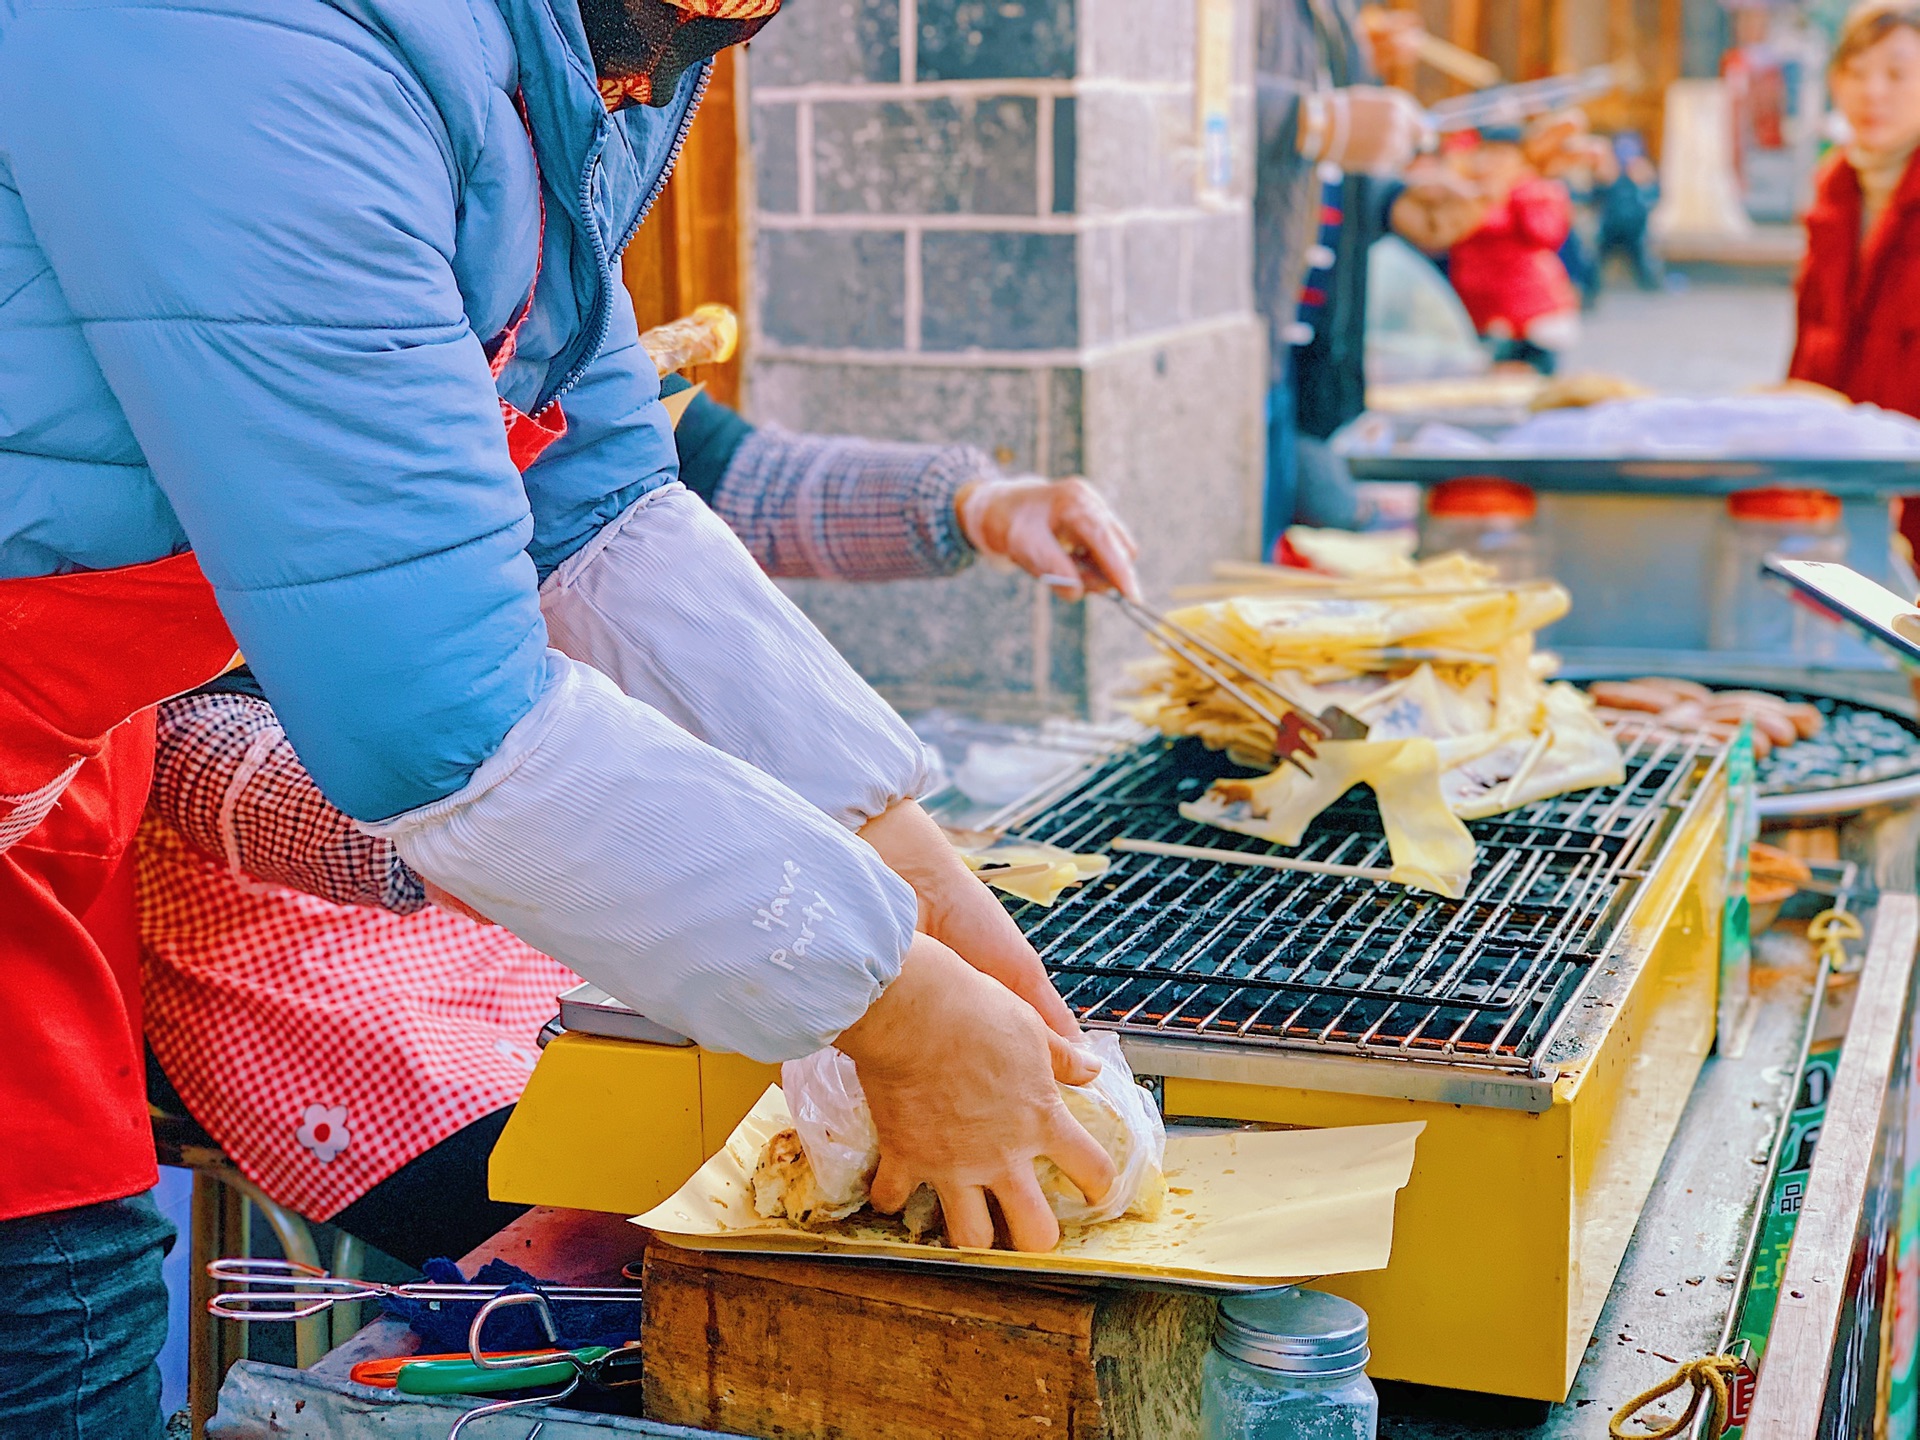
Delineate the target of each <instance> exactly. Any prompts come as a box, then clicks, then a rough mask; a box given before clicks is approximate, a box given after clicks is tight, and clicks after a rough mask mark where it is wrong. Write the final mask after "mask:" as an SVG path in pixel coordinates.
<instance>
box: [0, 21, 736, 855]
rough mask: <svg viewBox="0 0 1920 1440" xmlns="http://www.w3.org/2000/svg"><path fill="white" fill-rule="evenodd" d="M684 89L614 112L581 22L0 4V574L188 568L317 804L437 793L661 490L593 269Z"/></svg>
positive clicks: (626, 224)
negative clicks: (193, 560)
mask: <svg viewBox="0 0 1920 1440" xmlns="http://www.w3.org/2000/svg"><path fill="white" fill-rule="evenodd" d="M703 80H704V76H703V74H689V75H688V76H687V77H686V79H685V80H684V81H683V83H682V86H681V89H680V92H679V93H678V94H676V95H675V97H674V100H673V103H672V104H671V105H669V106H666V107H664V108H661V109H647V108H636V109H628V110H626V111H623V112H622V113H621V114H620V115H618V116H613V117H609V116H608V115H607V113H606V111H605V109H604V107H603V106H602V104H601V102H600V98H599V94H598V91H597V89H596V87H595V83H594V74H593V66H592V62H591V60H590V58H589V55H588V51H587V46H586V40H585V37H584V35H583V34H582V32H581V29H580V22H579V16H578V12H577V9H576V8H575V6H574V5H573V4H572V3H571V0H192V3H191V4H189V3H187V0H141V3H133V0H0V576H5V577H17V576H33V575H46V574H53V573H58V572H62V571H68V570H75V569H98V568H106V567H112V566H122V565H133V564H138V563H141V562H144V561H149V560H155V559H159V558H161V557H163V556H166V555H169V554H173V553H177V552H179V551H181V550H184V549H186V548H188V547H189V546H191V548H192V549H193V550H194V552H195V553H196V554H197V556H198V557H199V562H200V565H201V568H202V569H203V570H204V571H205V572H206V574H207V576H208V578H209V579H210V580H211V581H212V582H213V584H214V586H215V588H216V590H217V592H218V594H219V598H220V604H221V608H222V609H223V611H224V612H225V614H226V616H227V618H228V620H229V622H230V623H231V624H232V627H233V631H234V634H235V636H236V637H237V638H238V640H239V642H240V644H241V647H242V649H243V650H244V651H245V653H246V655H247V658H248V660H249V661H250V662H251V663H252V665H253V667H254V670H255V672H256V673H257V674H258V675H259V676H260V678H261V681H262V683H263V685H264V686H265V688H266V690H267V692H268V693H269V694H270V695H271V696H272V698H273V700H274V703H275V705H276V707H277V708H278V710H279V712H280V715H281V718H282V720H283V721H284V723H285V726H286V729H287V731H288V733H289V735H290V736H291V737H292V739H293V740H294V743H295V745H296V746H297V747H298V749H299V751H300V754H301V756H302V758H303V759H304V760H305V761H306V762H307V764H308V766H309V768H310V769H311V770H312V771H313V773H314V775H315V776H316V778H317V779H318V780H319V782H320V784H321V786H322V788H323V789H324V790H325V791H326V792H327V794H328V795H329V796H330V797H331V798H332V799H333V800H334V801H335V803H337V804H338V805H340V807H341V808H342V809H344V810H346V811H347V812H348V813H349V814H352V815H355V816H358V817H361V818H363V819H376V818H380V817H385V816H390V815H394V814H397V813H399V812H401V811H405V810H409V809H411V808H413V807H416V806H419V805H422V804H425V803H427V802H429V801H432V800H435V799H437V798H440V797H442V796H445V795H448V794H450V793H452V792H454V791H456V790H458V789H459V788H460V787H461V786H462V785H463V784H464V783H465V781H466V780H467V778H468V776H469V774H470V773H471V772H472V771H473V769H474V767H475V766H477V765H478V764H479V763H480V762H481V761H482V760H483V759H485V758H486V757H487V756H488V755H490V754H491V753H493V751H494V750H495V749H496V748H497V747H498V745H499V743H500V741H501V738H502V737H503V736H504V735H505V734H506V732H507V731H508V730H509V729H510V728H511V727H512V726H513V724H514V723H515V721H516V720H518V719H519V718H520V717H521V716H522V715H523V714H525V713H526V712H527V710H528V708H529V707H530V705H531V704H532V703H533V700H534V698H535V697H536V696H537V695H538V694H539V693H541V690H542V687H543V683H544V678H545V665H546V660H545V645H546V629H545V626H544V625H543V624H542V621H541V617H540V609H539V604H538V599H537V593H536V587H537V584H538V578H539V576H541V575H543V574H544V573H546V572H547V571H548V570H550V569H551V568H552V567H553V566H555V565H557V564H558V563H559V562H560V561H561V560H562V559H564V558H565V557H566V556H567V555H568V554H570V553H571V552H572V551H573V550H575V549H576V548H578V547H579V546H580V545H581V544H582V543H583V542H584V541H585V540H586V539H587V538H588V537H589V536H591V535H592V534H593V533H594V532H595V531H597V530H598V529H599V528H600V527H601V526H602V525H603V524H604V523H605V522H606V521H607V520H608V519H610V518H612V517H613V516H615V515H617V514H619V513H620V512H621V511H622V510H624V509H625V508H626V507H627V506H628V505H629V504H630V503H631V502H632V501H633V500H634V499H636V498H637V497H638V496H639V495H640V494H642V493H644V492H645V491H646V490H648V489H650V488H652V487H655V486H658V485H661V484H664V483H665V482H666V481H668V480H670V479H672V478H673V475H674V469H675V461H674V448H673V438H672V432H671V429H670V427H669V425H668V423H667V419H666V415H665V412H664V411H663V409H662V408H661V406H660V404H659V401H658V382H657V379H656V377H655V374H654V370H653V367H652V365H651V364H650V363H649V361H648V359H647V356H646V354H645V352H644V351H642V350H641V348H640V346H639V344H638V337H637V335H636V332H635V324H634V319H633V312H632V308H631V306H630V305H629V303H628V301H627V298H626V295H625V292H624V290H623V289H622V287H621V286H620V285H619V283H618V282H617V280H616V278H615V275H614V270H613V264H614V261H613V258H612V257H614V256H615V255H616V254H617V253H618V251H619V250H620V248H621V247H622V246H623V245H624V244H625V242H626V240H627V238H628V237H629V236H630V235H631V233H632V231H633V229H634V227H635V226H636V225H637V224H638V222H639V220H640V218H641V216H642V215H643V214H644V213H645V210H646V208H647V206H648V204H649V203H650V202H651V200H652V197H653V196H654V194H655V193H656V192H657V191H658V189H659V187H660V185H661V184H662V183H663V182H664V179H665V176H666V172H667V170H668V168H669V167H670V165H671V163H672V160H673V157H674V155H675V153H676V152H677V150H678V146H679V142H680V140H681V138H682V136H683V135H684V129H685V125H686V123H687V121H688V120H689V118H690V116H691V111H692V104H693V101H694V98H695V91H696V90H697V88H698V87H699V85H700V84H702V83H703ZM516 93H518V94H519V95H520V96H521V97H522V99H523V101H524V105H525V111H526V121H524V122H523V120H522V116H521V113H520V111H519V109H518V108H517V107H516V98H515V97H516ZM528 124H530V125H531V129H532V136H533V143H532V145H531V146H529V144H528V128H527V127H528ZM536 155H537V156H538V168H537V169H536V164H535V156H536ZM542 178H544V181H545V186H544V194H545V200H546V205H545V244H544V251H545V253H544V265H543V268H542V271H541V278H540V284H539V287H538V290H537V294H536V303H535V307H534V311H533V315H532V317H531V318H530V320H529V322H528V324H527V326H526V328H525V330H524V332H523V334H522V336H521V340H520V345H519V350H518V354H517V357H516V358H515V359H514V361H513V362H512V364H511V365H510V366H509V367H508V368H507V370H506V372H505V374H504V375H503V376H502V378H501V382H500V385H499V392H500V393H501V394H504V395H505V396H506V397H507V398H508V399H510V400H512V401H513V402H514V403H515V404H516V405H518V406H519V407H520V408H521V409H523V410H527V411H532V410H534V409H536V408H538V407H539V406H540V405H542V404H544V403H545V402H546V401H548V400H550V399H552V398H553V397H555V396H558V395H564V397H565V398H564V407H565V411H566V414H567V418H568V422H569V428H568V432H567V435H566V437H565V438H564V439H563V440H562V441H560V442H559V443H557V444H556V445H554V446H553V447H552V448H551V449H550V450H549V451H548V452H547V453H546V455H544V456H543V457H542V458H541V460H540V461H539V462H538V463H537V464H535V465H534V466H533V467H532V468H531V469H530V470H529V471H528V472H527V474H526V475H525V477H524V479H523V477H522V476H521V475H520V474H518V473H517V472H516V471H515V470H514V467H513V465H512V463H511V462H510V460H509V459H508V456H507V448H506V443H505V439H504V435H503V431H502V426H501V422H500V414H499V409H498V406H497V405H496V403H495V385H494V382H493V381H492V380H491V379H490V378H489V375H488V371H487V361H486V357H485V354H484V353H483V351H482V338H483V337H489V338H490V337H493V336H495V335H497V334H499V332H500V331H501V330H502V329H503V328H504V327H505V326H506V325H507V324H508V323H509V321H510V319H511V318H512V316H513V315H514V313H515V312H516V311H517V310H518V308H519V306H520V305H521V303H522V301H523V300H524V299H525V296H526V294H527V290H528V286H529V285H530V284H531V283H532V280H533V277H534V272H535V260H536V253H535V252H536V250H537V249H538V248H539V247H540V244H541V241H540V235H541V224H542V220H541V205H540V203H539V200H538V198H537V197H538V195H539V194H540V183H539V182H540V180H541V179H542Z"/></svg>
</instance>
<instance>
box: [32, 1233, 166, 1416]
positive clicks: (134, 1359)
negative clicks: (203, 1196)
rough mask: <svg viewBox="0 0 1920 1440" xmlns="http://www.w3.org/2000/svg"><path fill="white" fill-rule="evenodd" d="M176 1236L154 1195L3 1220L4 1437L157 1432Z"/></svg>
mask: <svg viewBox="0 0 1920 1440" xmlns="http://www.w3.org/2000/svg"><path fill="white" fill-rule="evenodd" d="M173 1240H174V1231H173V1226H172V1225H170V1224H168V1223H167V1221H165V1220H163V1219H162V1218H161V1216H160V1212H159V1211H158V1210H156V1209H155V1208H154V1204H153V1201H152V1199H151V1198H150V1197H148V1196H145V1195H136V1196H134V1197H132V1198H131V1199H128V1200H112V1201H108V1202H107V1203H105V1204H103V1205H83V1206H81V1207H80V1208H79V1209H77V1210H56V1211H55V1212H53V1213H52V1214H51V1215H30V1216H28V1217H26V1218H25V1219H22V1220H0V1277H4V1278H3V1279H0V1437H4V1440H29V1437H30V1440H158V1437H159V1436H160V1435H161V1433H162V1431H161V1421H160V1371H159V1368H158V1367H157V1366H156V1365H155V1364H154V1357H155V1356H156V1355H158V1354H159V1353H160V1346H161V1343H162V1342H163V1341H165V1339H166V1338H167V1287H166V1284H165V1282H164V1281H162V1280H161V1278H160V1260H161V1257H162V1256H164V1255H165V1254H166V1253H167V1251H168V1250H170V1249H172V1248H173Z"/></svg>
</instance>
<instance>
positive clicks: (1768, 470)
mask: <svg viewBox="0 0 1920 1440" xmlns="http://www.w3.org/2000/svg"><path fill="white" fill-rule="evenodd" d="M1346 458H1347V467H1348V469H1350V470H1351V471H1352V472H1353V478H1354V479H1356V480H1397V481H1411V482H1413V483H1415V484H1419V485H1436V484H1438V483H1439V482H1440V481H1442V480H1452V479H1456V478H1458V477H1460V476H1463V475H1492V476H1497V477H1499V478H1500V479H1503V480H1518V481H1520V482H1521V483H1522V484H1525V485H1530V486H1532V487H1533V488H1534V489H1535V490H1554V491H1565V492H1572V493H1582V492H1584V493H1587V494H1608V495H1636V494H1637V495H1731V494H1733V493H1734V492H1735V491H1737V490H1752V489H1754V488H1755V487H1757V486H1762V485H1803V486H1812V487H1815V488H1817V489H1821V490H1825V491H1827V492H1828V493H1829V494H1833V495H1838V496H1840V497H1841V498H1842V499H1848V500H1867V499H1877V498H1881V497H1885V496H1892V495H1902V494H1906V493H1909V492H1911V491H1914V490H1916V489H1920V461H1916V460H1914V459H1911V458H1907V457H1901V458H1898V459H1891V458H1890V459H1884V460H1866V459H1821V458H1817V457H1806V456H1787V457H1783V458H1780V459H1772V460H1768V459H1755V458H1751V457H1744V456H1743V457H1741V458H1739V459H1725V460H1711V459H1699V458H1682V457H1679V456H1672V457H1664V458H1663V457H1635V458H1632V459H1625V458H1622V459H1595V458H1592V457H1590V456H1578V457H1573V456H1564V457H1552V456H1542V457H1535V458H1528V457H1526V456H1517V455H1397V454H1394V455H1349V456H1348V457H1346Z"/></svg>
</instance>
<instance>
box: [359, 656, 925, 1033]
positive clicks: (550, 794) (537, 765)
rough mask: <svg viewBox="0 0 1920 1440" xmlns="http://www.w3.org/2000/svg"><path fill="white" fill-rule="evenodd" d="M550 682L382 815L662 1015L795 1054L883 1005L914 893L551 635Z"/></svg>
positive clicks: (784, 794) (523, 932) (823, 820)
mask: <svg viewBox="0 0 1920 1440" xmlns="http://www.w3.org/2000/svg"><path fill="white" fill-rule="evenodd" d="M547 663H548V675H547V684H546V688H545V689H544V690H543V691H542V693H541V695H540V698H539V699H538V700H537V701H536V702H535V703H534V707H533V709H532V710H530V711H529V712H528V713H527V714H526V715H525V716H524V717H522V718H521V720H520V722H519V723H518V724H517V725H515V726H514V727H513V729H512V730H510V731H509V732H508V733H507V737H506V739H505V740H504V741H502V742H501V745H500V748H499V749H498V750H497V751H495V752H494V754H493V755H491V756H489V757H488V759H487V760H486V762H485V763H484V764H482V765H481V766H480V768H479V769H478V770H476V771H475V772H474V773H473V778H472V779H471V780H470V781H469V782H468V783H467V785H466V786H465V787H464V788H463V789H461V790H460V791H458V792H457V793H455V794H453V795H450V796H448V797H446V798H445V799H444V800H438V801H435V802H434V803H433V804H431V805H425V806H422V807H421V808H419V809H417V810H410V811H407V812H406V813H405V814H402V815H398V816H396V817H394V818H393V819H391V820H383V821H380V822H378V823H376V824H369V825H367V826H366V827H365V828H366V829H367V830H369V831H370V832H372V833H373V834H375V835H380V836H385V837H387V838H389V839H391V840H392V841H393V842H394V845H395V847H396V848H397V849H398V850H399V852H400V854H401V855H402V857H404V858H405V860H406V862H407V863H408V864H409V865H411V866H412V867H413V868H414V869H415V870H417V871H418V872H419V873H420V874H422V875H424V876H426V877H427V878H428V879H430V880H432V881H433V882H434V883H435V884H437V885H439V886H441V887H442V888H444V889H446V890H448V891H451V892H452V893H453V894H454V895H457V896H458V897H459V898H460V899H462V900H464V901H466V902H467V903H468V904H469V905H472V906H473V907H474V908H475V909H477V910H479V911H480V912H481V913H482V914H485V915H488V916H491V917H492V918H493V919H495V920H497V921H498V922H499V923H500V924H502V925H504V926H506V927H507V928H508V929H509V930H511V931H513V933H514V934H516V935H518V936H519V937H520V938H521V939H523V940H525V941H526V942H527V943H528V944H529V945H533V946H535V947H536V948H538V949H540V950H543V951H545V952H546V953H547V954H549V955H551V956H553V957H554V958H555V959H556V960H559V961H560V962H562V963H563V964H565V965H567V966H569V967H571V968H572V969H574V970H575V971H578V972H579V973H580V974H581V975H583V976H585V977H586V978H587V979H589V980H591V981H593V983H594V984H596V985H598V986H600V987H601V988H602V989H604V990H606V991H607V992H608V993H609V994H611V995H614V996H616V997H618V998H619V999H620V1000H623V1001H625V1002H626V1003H627V1004H629V1005H631V1006H633V1007H634V1008H635V1009H637V1010H639V1011H640V1012H641V1013H642V1014H644V1015H647V1016H648V1017H650V1018H651V1019H654V1020H657V1021H658V1022H660V1023H661V1024H663V1025H666V1026H669V1027H671V1028H672V1029H674V1030H678V1031H680V1032H681V1033H682V1034H685V1035H690V1036H692V1037H693V1038H694V1039H695V1040H698V1041H699V1042H700V1043H701V1044H702V1045H705V1046H707V1047H708V1048H710V1049H716V1050H733V1051H738V1052H739V1053H741V1054H743V1055H750V1056H752V1057H753V1058H754V1059H756V1060H764V1061H776V1060H788V1059H792V1058H794V1057H795V1056H799V1055H804V1054H807V1053H809V1052H811V1051H813V1050H815V1049H818V1048H819V1047H820V1046H822V1045H825V1044H828V1043H830V1042H831V1041H832V1039H833V1038H834V1037H835V1036H836V1035H838V1034H839V1033H840V1032H841V1031H842V1030H844V1029H845V1028H846V1027H847V1026H848V1025H851V1024H852V1023H853V1022H854V1021H855V1020H857V1019H859V1017H860V1016H861V1015H863V1014H865V1013H866V1010H867V1007H868V1006H869V1005H871V1004H872V1003H873V1001H874V1000H875V998H876V997H878V995H879V994H880V992H881V990H882V989H884V988H885V987H886V985H887V984H888V982H890V981H891V980H892V979H893V978H894V976H896V975H897V974H899V971H900V962H901V960H902V958H903V957H904V956H905V955H906V951H907V946H908V944H909V943H911V941H912V939H913V930H914V921H915V916H916V910H917V903H916V901H915V898H914V894H913V891H912V890H911V889H910V888H909V887H908V886H907V884H906V882H905V881H903V880H901V879H900V878H899V877H898V876H897V875H895V874H894V873H893V872H892V871H890V870H888V869H887V867H886V866H885V865H884V864H883V863H881V860H880V857H879V855H878V854H877V853H876V852H875V851H873V850H872V849H871V848H869V847H868V846H867V845H866V844H864V843H863V842H862V841H860V840H858V839H856V838H855V837H854V836H852V835H849V834H848V833H847V832H846V831H845V830H844V829H842V828H840V827H839V826H837V825H835V824H834V823H833V822H832V821H831V820H830V819H828V817H827V816H825V815H823V814H822V813H821V812H820V811H819V810H818V809H817V808H815V807H814V806H812V805H810V804H808V803H806V802H805V801H804V800H802V799H801V797H799V796H798V795H796V794H794V793H793V792H792V791H791V790H789V789H787V788H786V787H785V786H783V785H781V784H780V783H779V782H777V781H775V780H773V779H771V778H770V777H768V776H767V775H765V774H763V773H762V772H760V771H759V770H756V769H755V768H754V767H753V766H751V765H748V764H745V763H743V762H742V761H740V760H737V759H735V758H734V757H732V756H730V755H726V754H724V753H722V752H721V751H719V750H716V749H714V748H712V747H711V746H708V745H705V744H703V743H701V742H700V741H699V740H697V739H695V738H694V737H693V736H691V735H689V734H687V733H686V731H684V730H682V729H681V728H680V727H679V726H677V725H675V724H673V723H672V722H671V721H669V720H668V719H667V718H666V717H664V716H662V715H661V714H660V713H659V712H658V711H656V710H654V709H652V708H650V707H649V706H647V705H645V704H642V703H641V702H639V701H636V700H634V699H631V698H630V697H628V696H626V695H623V694H621V693H620V691H619V690H618V689H617V688H616V687H615V685H614V684H613V682H612V681H611V680H609V679H608V678H607V677H606V676H604V675H602V674H600V673H599V671H597V670H595V669H594V668H593V667H591V666H589V665H584V664H580V663H577V662H575V661H572V660H569V659H568V658H567V657H566V656H564V655H560V654H556V653H554V652H552V651H549V652H548V655H547Z"/></svg>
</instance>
